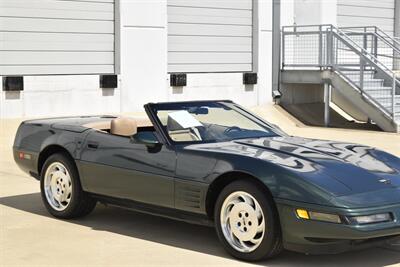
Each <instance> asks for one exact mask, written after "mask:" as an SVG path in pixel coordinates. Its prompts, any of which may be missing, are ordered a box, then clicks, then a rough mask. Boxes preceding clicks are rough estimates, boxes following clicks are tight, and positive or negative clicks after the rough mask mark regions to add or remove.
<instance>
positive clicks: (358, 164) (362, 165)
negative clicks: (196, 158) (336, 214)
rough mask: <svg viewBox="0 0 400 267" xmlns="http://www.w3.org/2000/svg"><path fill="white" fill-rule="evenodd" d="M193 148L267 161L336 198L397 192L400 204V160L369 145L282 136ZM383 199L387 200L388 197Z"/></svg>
mask: <svg viewBox="0 0 400 267" xmlns="http://www.w3.org/2000/svg"><path fill="white" fill-rule="evenodd" d="M191 147H192V149H196V150H198V149H200V150H208V151H210V150H212V151H214V152H218V153H229V154H236V155H241V156H246V157H251V158H255V159H257V160H262V161H266V162H268V163H270V164H273V165H275V166H279V167H281V168H284V169H286V170H288V171H289V172H291V173H294V174H296V175H295V176H296V177H298V178H299V179H304V180H306V181H308V182H311V183H312V184H314V185H316V186H318V187H319V188H321V189H324V190H325V191H327V192H329V193H330V194H331V195H332V196H333V197H342V196H350V195H356V194H364V193H367V192H373V191H376V192H378V191H379V192H384V191H386V192H388V191H387V190H389V191H390V190H394V191H396V192H397V193H396V195H397V196H398V197H397V198H396V200H393V201H400V194H399V192H400V190H399V189H400V159H399V158H397V157H395V156H393V155H391V154H389V153H386V152H383V151H380V150H377V149H374V148H371V147H368V146H364V145H358V144H351V143H343V142H336V141H326V140H315V139H307V138H299V137H281V136H279V137H268V138H257V139H241V140H236V141H231V142H225V143H217V144H208V145H204V144H203V145H200V146H197V145H195V146H191ZM299 182H300V181H299ZM380 196H381V198H384V197H385V194H380ZM363 197H364V199H365V197H368V194H367V195H363ZM347 200H349V201H350V199H347ZM376 201H377V203H378V202H379V200H378V199H377V200H376Z"/></svg>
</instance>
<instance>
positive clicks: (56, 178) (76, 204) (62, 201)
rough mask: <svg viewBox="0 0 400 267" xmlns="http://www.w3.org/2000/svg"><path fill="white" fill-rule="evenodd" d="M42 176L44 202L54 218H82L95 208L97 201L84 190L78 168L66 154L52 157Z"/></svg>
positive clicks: (44, 166)
mask: <svg viewBox="0 0 400 267" xmlns="http://www.w3.org/2000/svg"><path fill="white" fill-rule="evenodd" d="M40 176H41V179H40V189H41V195H42V200H43V203H44V205H45V206H46V208H47V210H48V211H49V213H50V214H52V215H53V216H55V217H57V218H63V219H71V218H76V217H82V216H85V215H87V214H89V213H90V212H91V211H92V210H93V209H94V208H95V206H96V200H95V199H93V198H91V197H90V196H89V195H88V194H87V193H86V192H84V191H83V190H82V187H81V184H80V180H79V174H78V171H77V169H76V166H75V164H74V162H73V161H72V160H70V159H69V158H68V157H67V156H65V155H64V154H54V155H51V156H50V157H49V158H48V159H47V160H46V162H45V163H44V165H43V169H42V171H41V175H40Z"/></svg>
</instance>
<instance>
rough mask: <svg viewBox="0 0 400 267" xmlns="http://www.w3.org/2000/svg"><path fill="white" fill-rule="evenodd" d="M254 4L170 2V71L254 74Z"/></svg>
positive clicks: (193, 0) (245, 1)
mask: <svg viewBox="0 0 400 267" xmlns="http://www.w3.org/2000/svg"><path fill="white" fill-rule="evenodd" d="M252 39H253V1H252V0H242V1H228V0H223V1H210V0H168V71H169V72H230V71H232V72H233V71H241V72H243V71H251V70H252V63H253V62H252V57H253V54H252V53H253V51H252V50H253V49H252V47H253V42H252Z"/></svg>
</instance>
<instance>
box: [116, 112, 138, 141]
mask: <svg viewBox="0 0 400 267" xmlns="http://www.w3.org/2000/svg"><path fill="white" fill-rule="evenodd" d="M110 133H111V134H115V135H121V136H132V135H134V134H136V133H137V122H136V120H135V119H133V118H127V117H120V118H116V119H113V120H112V121H111V129H110Z"/></svg>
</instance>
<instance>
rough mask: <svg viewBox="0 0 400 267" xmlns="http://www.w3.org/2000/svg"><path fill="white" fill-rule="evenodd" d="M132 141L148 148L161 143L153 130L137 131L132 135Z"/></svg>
mask: <svg viewBox="0 0 400 267" xmlns="http://www.w3.org/2000/svg"><path fill="white" fill-rule="evenodd" d="M132 141H133V142H134V143H137V144H143V145H146V146H147V147H149V148H154V147H157V146H159V145H161V143H160V141H158V139H157V136H156V135H155V134H154V132H138V133H136V134H135V135H133V136H132Z"/></svg>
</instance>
